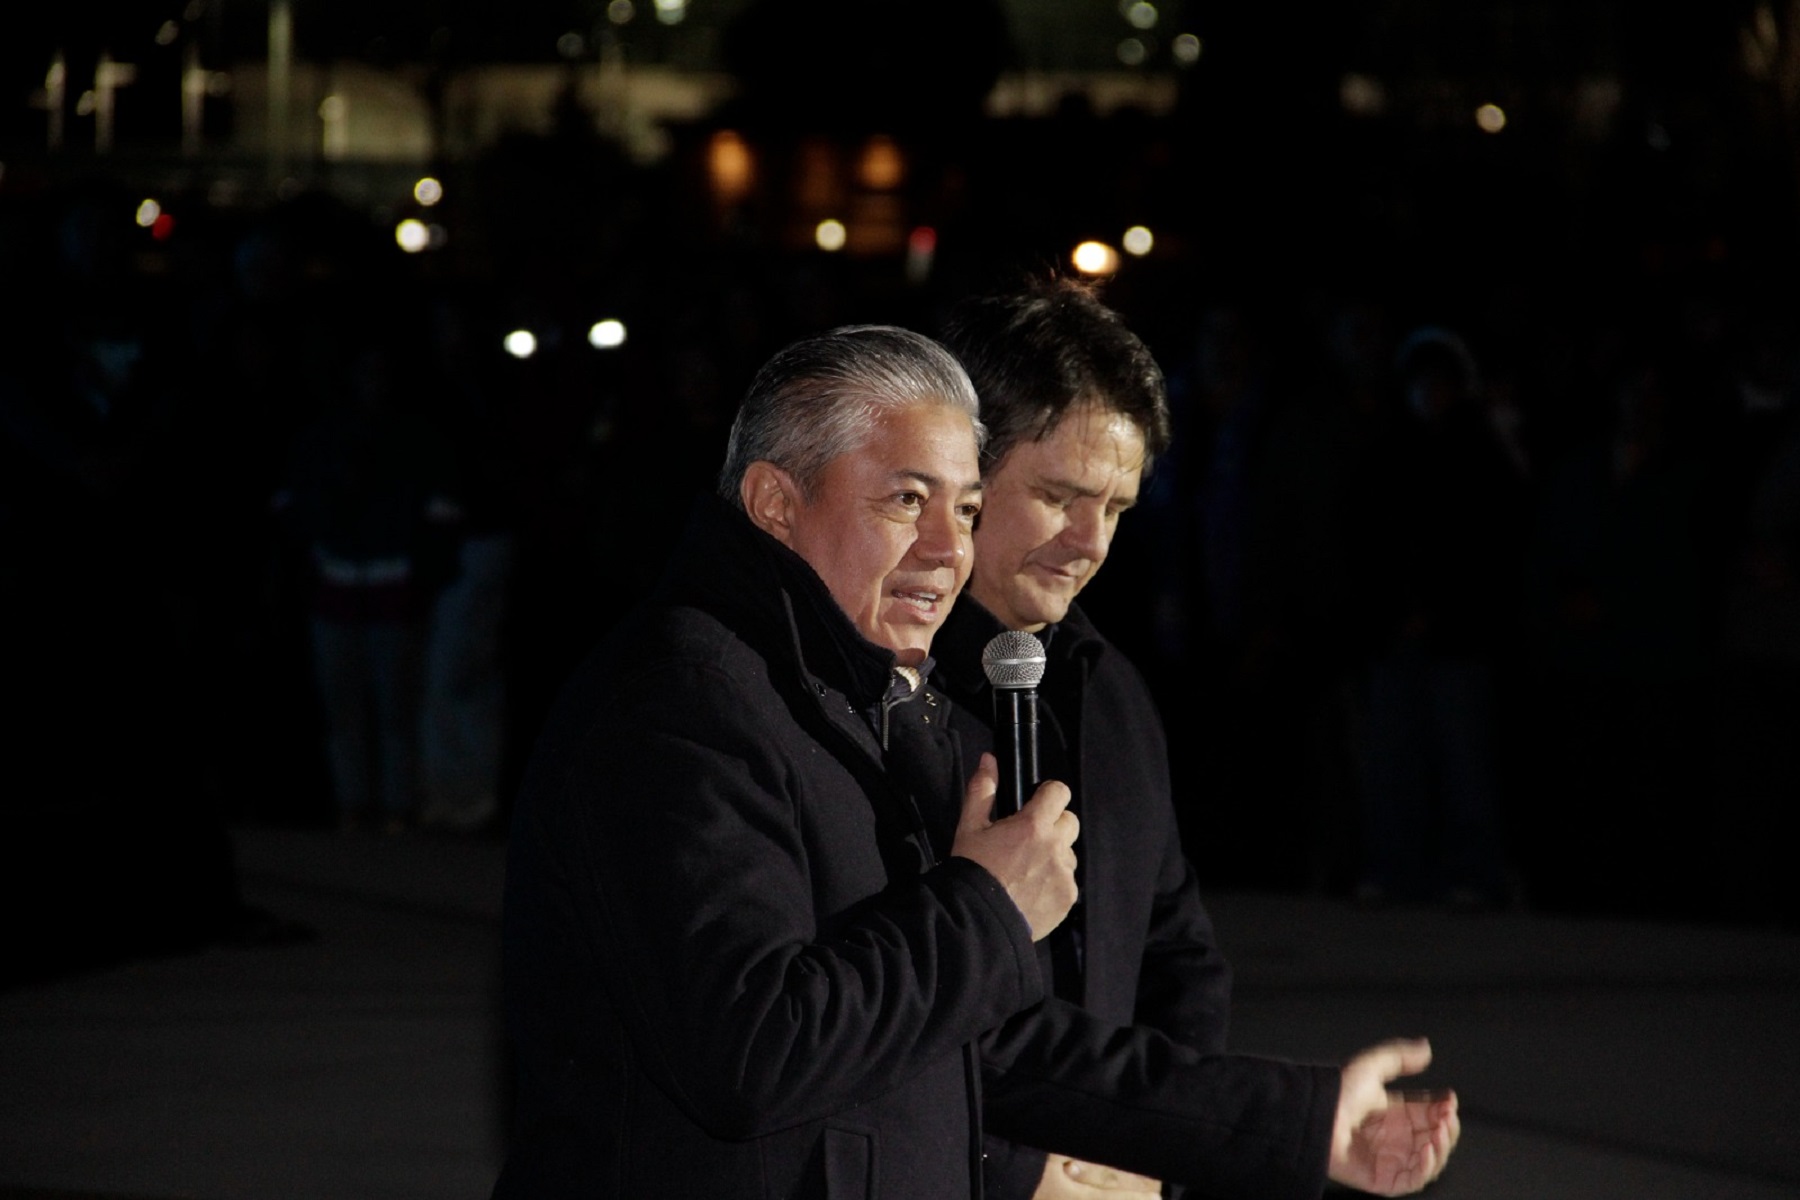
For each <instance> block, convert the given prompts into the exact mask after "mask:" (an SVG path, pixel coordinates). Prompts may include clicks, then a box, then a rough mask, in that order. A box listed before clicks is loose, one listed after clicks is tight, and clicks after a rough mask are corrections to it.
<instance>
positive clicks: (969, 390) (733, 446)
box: [719, 325, 987, 508]
mask: <svg viewBox="0 0 1800 1200" xmlns="http://www.w3.org/2000/svg"><path fill="white" fill-rule="evenodd" d="M932 404H940V405H944V406H946V407H949V408H955V409H958V410H960V411H962V412H963V413H965V414H967V415H968V418H969V424H970V425H972V426H973V427H974V430H975V443H976V446H977V447H978V448H979V447H980V445H981V444H982V443H983V442H985V441H986V440H987V429H986V427H985V426H983V425H982V423H981V406H980V403H979V401H977V400H976V398H975V385H974V384H972V383H970V382H969V376H968V374H967V373H966V372H965V371H964V370H963V368H962V366H961V364H959V363H958V362H957V361H956V358H955V356H954V355H952V354H951V353H950V352H949V351H948V350H946V349H944V347H942V346H940V345H938V344H937V343H936V342H934V341H932V340H931V339H930V338H928V337H925V336H924V335H923V334H918V333H914V332H912V331H911V330H909V329H901V328H899V327H898V326H894V325H846V326H843V327H841V328H838V329H833V330H831V331H829V332H827V333H822V334H819V335H817V336H816V337H810V338H804V339H802V340H801V341H798V342H795V343H793V344H792V345H790V346H788V347H786V348H785V349H783V350H780V351H778V352H776V354H775V356H774V357H773V358H771V359H770V360H769V361H768V362H766V363H764V364H763V366H762V369H761V370H759V371H758V372H757V373H756V378H754V379H753V380H751V382H750V390H749V391H748V392H746V393H745V395H744V401H743V403H742V404H741V405H739V406H738V413H737V419H736V420H735V421H733V422H732V425H731V439H730V441H729V442H728V443H727V445H726V448H725V465H724V466H723V467H721V468H720V470H719V495H720V496H721V497H723V498H724V499H725V500H726V501H728V502H730V503H731V504H734V505H736V506H737V507H739V508H742V507H743V498H742V497H741V496H740V495H739V494H738V490H739V485H740V484H741V483H742V482H743V478H744V471H745V469H746V468H748V467H749V466H750V464H751V463H753V462H758V461H762V462H770V463H774V464H775V465H776V466H778V467H780V468H781V469H782V470H784V471H786V472H787V473H788V474H789V475H791V476H793V479H794V482H795V483H796V484H797V485H798V486H799V488H800V490H801V494H802V495H803V496H805V497H806V498H807V499H809V500H810V499H811V498H812V496H813V495H814V489H815V487H816V485H817V483H818V479H819V475H820V473H821V472H823V471H824V470H825V466H826V464H828V463H829V462H831V460H832V459H834V458H837V457H838V456H839V455H843V454H849V453H850V452H852V451H854V450H856V449H857V448H858V447H860V446H861V445H862V444H863V442H864V441H866V440H867V439H868V437H869V435H870V433H872V432H873V431H874V429H875V426H876V424H877V423H878V422H879V421H880V420H881V418H882V417H883V416H884V415H886V414H888V413H893V412H900V411H902V410H905V409H909V408H913V407H915V406H918V405H932Z"/></svg>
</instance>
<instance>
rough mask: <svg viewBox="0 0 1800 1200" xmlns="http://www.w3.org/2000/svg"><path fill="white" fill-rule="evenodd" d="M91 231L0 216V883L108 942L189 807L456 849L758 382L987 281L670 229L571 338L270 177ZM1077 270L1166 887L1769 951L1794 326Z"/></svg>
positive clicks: (667, 530)
mask: <svg viewBox="0 0 1800 1200" xmlns="http://www.w3.org/2000/svg"><path fill="white" fill-rule="evenodd" d="M128 214H129V208H128V207H124V208H123V215H122V197H121V196H120V195H118V194H117V193H116V192H114V191H113V190H111V189H108V188H105V187H95V188H92V189H76V190H73V191H71V192H69V193H66V194H58V195H55V196H46V197H36V198H33V199H32V200H31V201H30V202H13V203H9V204H7V205H6V206H4V208H0V272H4V278H6V279H7V281H8V289H9V293H10V294H11V295H12V296H13V297H14V304H13V305H12V306H11V310H10V315H9V317H8V319H7V321H6V323H5V325H4V328H3V332H0V544H3V551H0V597H3V601H0V602H3V605H4V608H3V609H0V611H4V613H5V615H6V629H7V650H6V662H7V669H6V670H5V672H4V676H3V677H4V685H5V687H6V689H7V691H8V692H9V693H10V696H9V699H10V700H11V701H12V703H11V704H10V705H9V711H13V712H15V713H16V714H20V715H18V716H15V717H14V718H13V720H12V728H13V731H14V737H13V739H11V749H10V753H9V759H10V760H11V761H10V762H9V764H8V765H9V767H10V769H11V777H12V779H13V780H14V781H15V782H14V783H12V784H10V785H9V787H8V789H7V790H8V793H9V795H10V797H11V799H10V800H9V801H8V803H7V804H6V819H7V820H8V822H9V823H10V825H11V827H12V829H13V831H14V834H15V836H13V837H12V838H10V839H9V841H10V843H11V848H12V850H13V854H12V855H11V856H9V863H8V865H9V866H20V867H23V866H27V865H29V866H30V867H32V868H34V872H33V873H32V874H31V875H30V876H29V878H31V879H32V880H34V882H29V883H27V882H24V881H25V880H26V879H27V878H28V876H27V875H26V874H25V873H23V872H17V873H12V874H13V876H14V878H13V885H14V887H15V888H16V889H17V890H18V891H19V892H20V894H21V895H28V896H30V897H31V898H32V899H33V900H34V901H35V902H39V903H44V902H48V903H51V904H57V905H62V906H64V911H65V912H66V913H68V914H72V917H71V919H75V920H77V921H78V923H79V922H87V923H89V924H92V925H94V926H96V927H110V926H111V925H113V924H118V925H120V928H119V929H118V930H117V931H116V936H117V937H119V938H120V939H123V940H127V941H128V940H130V939H131V938H133V937H141V936H143V930H144V929H145V928H147V927H150V926H157V927H165V926H167V925H168V922H167V921H166V920H165V918H166V913H162V912H161V911H160V909H159V906H161V907H162V908H166V909H168V910H169V911H175V910H178V909H181V908H182V906H187V907H189V908H191V909H193V910H195V911H200V910H209V911H210V909H209V906H211V905H213V904H215V902H216V901H217V899H218V897H220V896H229V895H230V894H231V892H232V889H233V888H234V886H235V885H234V883H233V880H232V878H231V869H230V865H229V856H228V852H227V851H224V850H221V849H220V847H222V846H224V845H225V843H226V841H227V839H226V836H225V834H226V830H227V829H228V828H229V826H230V824H231V823H233V822H266V823H280V824H301V825H309V826H329V827H341V828H343V829H345V830H347V831H369V832H370V833H371V834H381V833H400V832H408V833H411V834H415V835H424V834H425V833H430V832H435V833H438V834H442V835H446V836H500V835H501V834H502V832H503V830H504V820H505V813H506V808H507V798H508V796H509V794H510V792H511V789H512V788H513V786H514V785H515V783H516V780H517V773H518V771H519V770H520V768H521V766H522V758H523V754H524V753H525V752H526V751H527V750H528V748H529V743H530V738H531V735H532V733H533V731H534V730H535V728H536V724H537V722H538V721H539V719H540V718H541V716H542V714H543V712H544V709H545V708H546V707H547V705H548V704H549V702H550V699H551V698H552V697H553V695H554V693H555V691H556V688H557V686H558V685H559V683H560V682H561V680H562V678H563V676H564V675H565V674H566V672H567V671H568V670H569V668H570V667H571V666H572V665H573V663H574V662H575V661H576V659H577V658H578V657H579V655H580V654H581V653H582V652H583V651H584V650H585V649H586V648H587V646H588V645H590V644H591V643H592V642H593V641H594V639H595V638H596V637H597V636H598V635H599V634H600V633H601V632H602V631H603V630H604V629H605V628H606V627H607V626H608V625H609V624H610V623H611V621H612V620H613V619H614V618H615V617H616V616H617V615H618V614H619V613H620V612H622V611H623V609H624V608H625V607H626V606H627V605H629V604H630V603H631V602H632V601H633V600H634V599H635V597H636V596H637V595H638V594H640V593H641V591H642V590H643V589H644V588H645V587H646V586H648V585H649V583H650V582H651V581H652V580H653V579H654V578H655V575H656V572H657V568H658V567H659V566H660V563H661V561H662V555H663V552H664V549H665V547H666V546H667V545H668V543H669V540H670V539H671V538H672V537H673V536H675V534H676V533H677V532H678V531H679V529H680V526H681V524H682V522H683V520H684V518H685V514H686V510H687V507H688V505H689V502H690V500H691V497H692V496H693V494H694V493H695V491H696V490H697V489H700V488H703V487H706V486H708V485H709V483H710V476H711V472H712V470H713V469H714V467H715V465H716V463H717V462H718V460H719V457H720V454H721V451H722V448H723V440H724V431H725V428H726V426H727V424H728V422H729V419H730V414H731V411H732V407H733V405H734V403H735V401H736V398H737V394H738V392H739V391H740V390H741V388H742V387H743V386H744V384H745V383H746V382H747V381H748V379H749V377H750V374H751V372H752V371H753V370H754V368H755V367H756V366H757V365H758V364H759V363H760V362H761V360H762V359H763V358H764V357H766V356H767V354H768V353H769V352H771V351H772V350H773V349H775V348H777V347H778V346H780V345H782V344H784V343H785V342H786V341H788V340H791V339H792V338H793V337H796V336H799V335H801V334H804V333H807V332H812V331H815V330H817V329H820V328H824V327H826V326H828V325H831V324H838V323H843V322H847V321H857V320H884V321H893V322H896V323H900V324H907V325H911V326H913V327H915V328H920V329H922V330H923V331H925V332H933V324H934V321H935V317H936V314H938V313H940V312H941V311H942V309H943V306H944V305H947V304H948V303H949V302H951V301H953V300H954V299H956V298H958V295H959V294H960V292H961V291H962V290H965V289H968V288H973V287H1001V286H1005V285H1007V284H1008V283H1010V282H1012V279H1011V278H1010V277H1008V276H1007V275H1005V274H1001V273H998V272H997V271H996V273H993V274H987V273H985V272H986V268H985V267H980V266H977V265H975V264H965V265H964V266H963V267H962V269H960V270H958V269H956V265H955V264H954V262H951V263H948V264H945V267H946V269H944V270H943V271H941V272H940V273H939V275H938V276H937V277H936V279H935V280H934V281H932V282H929V283H925V284H921V285H918V286H916V287H913V288H911V289H910V290H909V289H902V288H895V287H892V286H888V287H884V288H869V287H865V286H863V284H862V282H861V281H860V279H859V276H858V275H857V274H856V271H855V270H854V269H851V268H846V267H842V266H838V265H835V264H833V263H828V262H825V261H824V260H823V257H822V256H820V255H816V254H814V255H793V254H783V253H779V252H777V251H774V250H772V249H770V248H767V247H763V248H759V249H755V250H744V251H739V252H731V253H725V252H721V253H718V254H716V255H708V254H703V253H700V252H696V253H695V254H694V256H693V258H692V260H691V261H684V262H680V263H676V264H665V267H664V269H662V270H661V271H659V272H658V273H656V274H655V275H654V276H651V275H640V276H637V277H635V278H636V279H637V280H638V282H635V283H632V284H631V285H630V286H629V287H628V288H626V289H625V290H624V291H623V292H621V291H620V289H619V286H618V285H617V282H616V281H610V283H609V286H611V287H612V293H611V295H612V298H613V300H614V301H615V306H616V308H617V309H618V311H619V312H620V313H621V314H625V315H626V318H627V319H626V328H627V330H628V336H627V339H626V341H625V342H624V344H623V345H620V346H618V347H616V348H614V349H611V350H602V349H596V348H595V347H594V346H592V345H590V344H588V342H587V340H586V334H585V331H586V322H587V321H588V320H590V319H591V316H592V313H591V309H590V308H588V307H584V304H585V301H584V297H583V288H584V287H586V286H587V285H589V284H591V283H592V282H593V281H591V280H584V279H558V278H556V276H555V274H554V272H553V270H548V269H547V270H544V271H542V272H540V273H538V274H535V275H532V276H528V277H512V278H505V279H494V278H485V277H484V278H470V277H466V276H459V275H456V274H453V273H450V272H444V273H434V272H433V271H432V270H431V269H429V267H428V266H426V265H423V261H422V260H415V259H409V258H406V257H405V256H402V255H399V254H398V253H397V252H396V251H395V250H394V247H393V245H392V242H391V240H390V239H386V238H385V235H384V234H382V233H381V232H380V231H378V230H375V229H374V228H373V227H372V226H370V225H369V223H368V222H366V221H365V220H363V219H362V218H360V217H359V216H356V215H353V214H350V213H348V212H346V211H345V210H343V209H342V208H340V207H339V206H337V205H335V204H333V203H331V202H329V201H326V200H323V199H320V198H317V197H302V198H301V199H299V200H297V201H294V202H292V203H289V204H286V205H282V206H278V207H276V208H274V209H271V210H268V211H258V212H254V213H243V214H229V213H218V214H211V215H209V216H206V217H196V218H194V219H192V220H190V222H189V224H188V225H187V226H186V227H183V228H179V229H178V230H177V232H176V235H175V236H174V237H173V238H171V239H170V240H169V241H168V243H167V244H161V243H153V242H152V241H151V240H150V239H149V235H147V234H146V232H145V231H144V230H142V229H140V228H138V227H137V226H136V225H134V224H133V223H132V222H131V220H130V219H129V215H128ZM953 249H954V248H953V247H950V248H947V252H953ZM1105 294H1106V296H1107V299H1108V301H1109V303H1111V304H1113V305H1114V306H1115V307H1117V308H1119V309H1120V311H1121V312H1123V313H1124V315H1125V316H1126V318H1127V320H1128V322H1130V323H1132V324H1133V326H1134V327H1135V328H1136V329H1137V330H1138V332H1139V333H1140V334H1141V335H1142V336H1143V337H1144V338H1145V340H1146V341H1147V342H1149V343H1150V344H1151V346H1152V348H1153V350H1155V351H1156V353H1157V356H1158V358H1159V361H1160V362H1161V363H1162V365H1163V368H1164V371H1165V373H1166V375H1167V377H1168V382H1169V387H1170V395H1171V400H1172V404H1173V406H1174V411H1175V420H1176V431H1177V432H1176V442H1175V448H1174V450H1173V451H1172V453H1171V454H1170V455H1168V456H1167V457H1166V459H1165V460H1164V461H1162V462H1160V463H1158V464H1157V466H1156V469H1155V472H1154V475H1153V477H1152V479H1151V482H1150V486H1149V487H1148V488H1147V489H1146V492H1145V496H1144V500H1143V503H1142V504H1141V505H1140V508H1139V510H1138V511H1136V512H1134V513H1133V514H1132V515H1131V516H1129V517H1128V518H1127V519H1126V520H1125V522H1124V523H1123V525H1122V527H1121V530H1122V531H1121V534H1120V536H1119V540H1118V542H1117V543H1116V544H1115V548H1114V554H1113V559H1112V563H1113V565H1111V566H1109V568H1108V571H1107V574H1106V576H1105V577H1103V579H1102V581H1101V583H1099V584H1097V585H1096V587H1095V588H1094V589H1093V590H1092V592H1091V593H1090V595H1091V597H1092V600H1091V604H1089V607H1090V609H1091V610H1092V611H1093V612H1094V613H1095V615H1096V617H1097V619H1098V620H1099V622H1100V624H1101V625H1102V626H1103V627H1104V628H1107V629H1109V631H1110V632H1111V633H1112V635H1113V637H1114V639H1115V640H1116V641H1118V642H1119V643H1120V644H1121V646H1122V647H1123V648H1125V649H1126V650H1127V651H1128V652H1129V653H1131V654H1132V655H1133V656H1134V657H1135V658H1136V659H1137V661H1139V662H1140V664H1142V665H1143V667H1144V669H1145V672H1146V674H1147V675H1148V676H1149V677H1150V681H1151V684H1152V686H1153V688H1154V689H1155V691H1156V693H1157V695H1158V697H1159V699H1160V700H1161V701H1162V703H1163V708H1164V712H1165V715H1166V719H1167V721H1168V723H1169V725H1170V727H1171V730H1172V733H1173V737H1172V741H1173V743H1174V745H1175V746H1176V750H1177V757H1176V761H1175V764H1174V765H1175V770H1176V773H1177V783H1178V787H1179V792H1178V795H1179V796H1180V797H1181V798H1182V800H1183V802H1184V804H1185V805H1186V809H1185V811H1184V814H1183V815H1184V820H1185V821H1186V822H1187V824H1186V829H1187V832H1188V834H1189V836H1190V841H1191V850H1192V853H1193V856H1194V857H1195V859H1196V861H1197V863H1198V864H1199V865H1200V867H1201V870H1202V875H1203V878H1205V879H1207V880H1209V882H1210V884H1211V885H1212V886H1214V887H1275V888H1284V889H1322V890H1328V891H1331V892H1334V893H1340V894H1343V895H1345V896H1346V897H1349V898H1353V899H1355V900H1357V901H1358V902H1364V903H1396V902H1397V903H1411V902H1428V903H1447V904H1452V905H1456V906H1461V907H1468V908H1472V909H1482V908H1493V907H1516V906H1529V907H1533V908H1541V909H1546V910H1561V911H1607V912H1616V913H1629V914H1635V915H1645V916H1655V917H1682V918H1702V919H1718V920H1730V921H1748V922H1785V923H1788V924H1790V925H1791V924H1793V923H1794V922H1795V919H1796V916H1797V915H1800V904H1796V901H1795V898H1794V894H1793V889H1792V888H1791V886H1790V885H1788V884H1787V883H1786V882H1784V880H1785V877H1786V873H1785V871H1784V866H1785V862H1784V860H1785V858H1786V848H1787V838H1786V836H1785V835H1786V833H1787V830H1788V828H1789V826H1790V825H1791V818H1790V817H1789V816H1788V812H1789V811H1790V809H1791V806H1792V802H1793V800H1794V799H1795V798H1796V797H1797V796H1800V760H1797V757H1796V754H1797V752H1796V744H1797V740H1796V738H1795V736H1794V732H1795V730H1800V574H1797V567H1800V406H1797V404H1796V388H1797V387H1800V323H1797V322H1796V319H1795V313H1794V312H1792V311H1790V310H1789V309H1788V308H1786V307H1784V306H1781V305H1778V304H1775V303H1772V302H1771V301H1770V300H1769V299H1767V298H1765V297H1764V296H1762V295H1761V294H1759V290H1758V289H1749V288H1739V287H1736V286H1734V285H1733V284H1732V282H1731V276H1730V274H1729V273H1728V272H1725V271H1722V270H1717V271H1715V270H1707V269H1699V270H1694V271H1691V272H1686V273H1682V274H1680V275H1679V276H1676V275H1669V276H1667V277H1661V278H1658V279H1656V280H1655V281H1653V283H1652V284H1648V285H1647V284H1646V283H1645V281H1644V280H1643V279H1641V278H1635V277H1634V278H1621V279H1617V280H1610V281H1602V282H1601V283H1599V284H1593V283H1592V282H1591V281H1578V280H1562V279H1555V278H1548V277H1546V278H1541V279H1535V280H1531V281H1528V282H1525V283H1520V282H1517V281H1510V280H1509V281H1499V282H1492V283H1490V282H1488V281H1484V280H1466V281H1463V282H1462V283H1461V284H1460V285H1459V286H1458V287H1457V288H1456V289H1455V290H1454V292H1450V291H1445V290H1443V289H1431V290H1429V291H1420V290H1414V291H1408V290H1407V289H1406V288H1404V287H1401V288H1396V287H1393V286H1391V285H1390V284H1389V282H1388V281H1387V280H1385V279H1383V278H1380V277H1378V276H1377V275H1376V274H1375V273H1373V272H1371V273H1369V274H1367V275H1366V276H1365V277H1360V278H1342V277H1325V276H1324V274H1323V273H1321V277H1319V278H1311V279H1288V280H1285V281H1280V282H1277V281H1273V280H1270V279H1257V280H1250V279H1248V278H1247V277H1246V276H1243V275H1237V276H1234V277H1231V278H1223V277H1221V278H1214V277H1211V276H1209V275H1208V273H1207V271H1206V270H1205V264H1204V263H1200V264H1197V265H1196V266H1195V267H1194V269H1193V270H1192V271H1186V272H1183V271H1171V270H1164V271H1161V272H1159V273H1155V274H1151V273H1145V274H1143V275H1141V276H1140V277H1139V278H1137V279H1136V280H1133V279H1129V278H1127V277H1126V275H1124V274H1122V275H1121V277H1120V278H1119V279H1118V280H1117V281H1115V283H1114V284H1112V285H1109V290H1108V291H1107V292H1106V293H1105ZM515 327H530V328H532V329H533V330H534V331H535V333H536V335H537V350H536V352H535V353H534V354H532V355H531V356H530V357H528V358H516V357H512V356H509V355H508V354H507V353H506V352H505V351H504V350H503V348H502V337H503V334H504V333H505V332H507V331H508V330H509V329H512V328H515ZM151 896H154V897H156V898H157V899H156V900H155V901H154V902H151V901H149V900H147V899H146V897H151ZM121 897H129V898H130V899H129V900H127V901H126V902H124V903H121Z"/></svg>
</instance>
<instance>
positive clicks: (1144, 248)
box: [1119, 225, 1156, 258]
mask: <svg viewBox="0 0 1800 1200" xmlns="http://www.w3.org/2000/svg"><path fill="white" fill-rule="evenodd" d="M1119 241H1120V245H1122V246H1124V247H1125V253H1127V254H1129V255H1132V256H1133V257H1135V258H1142V257H1144V255H1146V254H1148V253H1150V247H1152V246H1154V245H1155V244H1156V239H1155V238H1154V237H1152V236H1151V234H1150V230H1149V229H1148V228H1146V227H1145V226H1143V225H1133V226H1132V227H1131V228H1130V229H1127V230H1126V231H1125V236H1124V237H1123V238H1121V239H1119Z"/></svg>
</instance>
